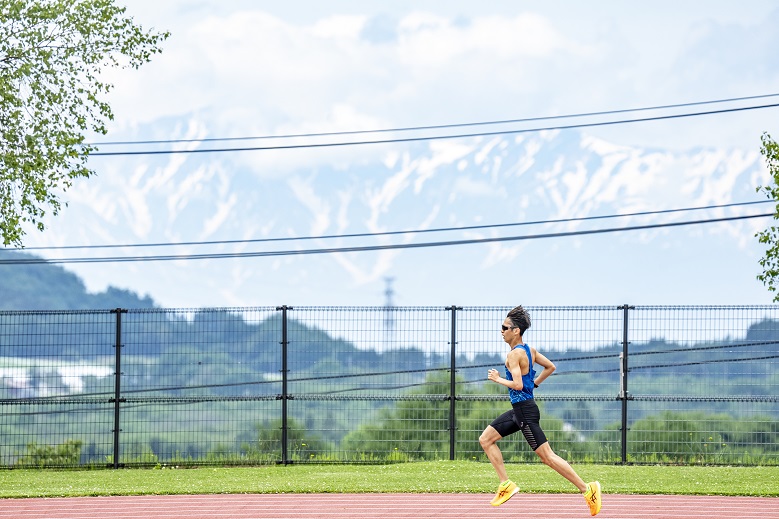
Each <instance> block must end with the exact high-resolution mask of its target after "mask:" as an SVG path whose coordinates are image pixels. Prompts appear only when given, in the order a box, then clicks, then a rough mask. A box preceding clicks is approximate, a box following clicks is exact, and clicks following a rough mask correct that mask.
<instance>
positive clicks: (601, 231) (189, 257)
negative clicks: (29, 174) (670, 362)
mask: <svg viewBox="0 0 779 519" xmlns="http://www.w3.org/2000/svg"><path fill="white" fill-rule="evenodd" d="M769 216H774V213H763V214H752V215H742V216H729V217H723V218H709V219H703V220H687V221H683V222H670V223H658V224H648V225H634V226H629V227H612V228H604V229H589V230H583V231H568V232H557V233H543V234H528V235H520V236H504V237H493V238H476V239H467V240H447V241H438V242H422V243H399V244H391V245H367V246H354V247H329V248H322V249H300V250H278V251H257V252H235V253H212V254H170V255H159V256H113V257H110V256H109V257H102V258H85V257H81V258H53V259H45V258H16V259H0V265H28V264H41V263H44V264H64V263H123V262H140V261H172V260H199V259H227V258H259V257H275V256H300V255H309V254H333V253H338V252H341V253H343V252H367V251H380V250H393V249H421V248H429V247H446V246H454V245H473V244H481V243H501V242H511V241H522V240H535V239H541V238H562V237H569V236H583V235H590V234H605V233H612V232H624V231H640V230H648V229H659V228H664V227H680V226H687V225H698V224H704V223H717V222H728V221H735V220H746V219H750V218H765V217H769Z"/></svg>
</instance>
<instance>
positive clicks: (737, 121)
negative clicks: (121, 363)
mask: <svg viewBox="0 0 779 519" xmlns="http://www.w3.org/2000/svg"><path fill="white" fill-rule="evenodd" d="M128 12H129V13H130V14H131V15H133V16H134V18H135V19H136V21H137V22H138V23H140V24H142V25H144V26H145V27H154V28H157V29H165V30H170V31H171V33H172V36H171V38H170V39H169V40H168V41H167V42H166V43H165V44H164V52H163V54H161V55H160V56H157V57H155V59H154V61H153V62H152V63H150V64H148V65H146V66H144V67H142V68H141V69H140V70H119V71H111V72H110V73H109V74H107V78H108V79H109V80H110V81H112V82H113V83H114V84H115V89H114V91H113V93H112V95H111V97H110V99H109V100H110V102H111V104H112V106H113V108H114V112H115V120H114V122H113V123H112V124H111V125H110V134H109V135H108V136H107V137H106V138H105V139H106V140H145V139H178V138H189V139H192V138H213V137H239V136H250V135H279V134H293V133H308V132H332V131H350V130H363V129H376V128H399V127H409V126H418V125H438V124H452V123H462V122H474V121H493V120H504V119H513V118H522V117H539V116H552V115H561V114H575V113H583V112H594V111H602V110H617V109H626V108H638V107H649V106H657V105H666V104H673V103H688V102H696V101H706V100H714V99H725V98H733V97H742V96H752V95H761V94H774V93H779V56H777V54H776V53H775V49H776V48H777V46H778V45H779V33H777V31H776V30H775V28H776V27H777V25H779V7H776V6H775V3H774V2H770V1H749V0H747V1H743V2H739V3H734V2H726V1H720V2H716V1H715V2H712V1H706V2H703V1H688V2H670V1H668V2H665V1H661V2H652V3H636V2H620V1H601V2H588V3H583V2H574V1H552V2H513V1H512V2H506V1H497V2H488V3H484V2H481V3H476V2H465V1H448V2H431V1H427V2H426V1H416V2H410V1H409V2H407V1H393V2H372V1H360V2H356V1H351V2H348V1H340V2H339V1H332V2H315V1H297V2H263V1H227V2H220V1H216V0H213V1H207V0H203V1H197V2H193V1H184V0H181V1H177V0H166V1H164V2H158V1H155V2H152V1H146V0H134V1H133V2H132V3H131V5H130V6H129V9H128ZM775 100H776V99H773V100H769V101H770V102H775ZM765 131H768V132H769V133H772V134H773V135H775V136H776V135H779V128H777V109H766V110H759V111H749V112H740V113H734V114H727V115H717V116H703V117H697V118H690V119H675V120H673V121H662V122H651V123H637V124H630V125H619V126H611V127H602V128H587V129H583V130H576V131H573V130H570V131H564V132H559V133H558V134H554V135H551V136H550V135H544V136H527V138H526V140H525V141H524V142H520V143H518V142H517V140H513V141H511V140H506V141H504V142H501V143H499V144H496V143H490V142H487V141H479V140H478V139H477V140H473V139H472V140H462V141H450V142H448V143H441V142H429V143H424V144H420V143H416V144H394V145H389V144H388V145H381V146H378V145H376V146H345V147H338V148H329V149H321V150H284V151H268V152H243V153H233V154H203V155H200V156H169V157H162V158H160V157H143V156H142V157H103V158H98V157H96V158H94V159H93V160H92V166H93V167H94V168H95V169H96V171H97V172H98V175H97V176H96V177H94V178H92V179H89V180H86V181H83V182H79V183H77V184H76V185H75V186H74V188H73V189H72V190H71V191H70V192H68V193H66V194H65V195H64V197H63V199H64V200H66V201H68V202H69V206H68V207H67V208H65V209H64V210H63V211H62V213H61V214H60V215H59V216H58V217H57V218H56V219H52V220H51V221H50V222H49V229H48V231H46V232H45V233H42V234H41V233H37V232H36V231H30V233H29V236H28V239H27V241H26V245H27V246H29V247H47V246H62V245H97V244H128V243H153V242H171V241H202V240H235V239H251V238H274V237H275V238H278V237H290V236H316V235H323V234H340V233H363V232H381V231H393V230H402V229H414V228H438V227H446V226H463V225H479V224H490V223H492V224H497V223H507V222H514V221H523V220H540V219H554V218H561V217H587V216H595V215H602V214H613V213H615V212H620V213H625V212H630V211H631V210H644V211H646V210H660V209H670V208H677V207H694V206H698V205H705V204H715V203H731V202H741V201H748V200H759V199H760V198H761V196H760V195H757V194H756V193H755V187H756V186H757V185H758V184H760V183H761V182H765V181H766V180H767V177H766V175H765V171H764V168H762V167H761V166H760V164H759V156H758V151H759V145H760V135H761V134H762V133H763V132H765ZM534 139H535V140H534ZM557 142H567V143H568V144H567V146H568V147H565V148H562V147H561V148H560V149H561V150H562V151H563V152H565V153H571V150H572V149H576V147H577V146H578V147H579V148H587V151H593V150H596V151H597V150H600V151H598V153H607V154H609V156H612V157H613V156H615V155H619V154H622V156H633V155H635V156H640V157H642V158H641V159H640V160H637V161H636V164H638V165H637V166H636V169H635V171H628V170H629V166H625V167H623V168H622V169H621V170H620V171H619V172H617V171H615V170H609V171H607V172H606V173H603V174H604V175H606V176H607V177H608V178H606V179H601V180H600V181H598V182H600V183H598V182H596V179H597V175H598V170H597V168H593V169H592V170H586V169H587V168H586V165H585V166H583V165H582V164H583V163H578V162H576V161H575V160H574V159H573V158H570V157H559V160H557V158H556V157H554V156H551V155H549V156H547V157H545V159H544V161H540V160H539V161H537V162H536V163H535V165H534V166H529V173H527V174H525V176H523V177H520V176H519V174H517V173H516V169H517V167H519V166H518V165H517V163H508V162H506V161H505V160H506V159H504V162H503V163H501V164H499V167H498V166H496V165H493V166H494V167H493V168H492V173H491V175H492V176H490V175H489V174H486V173H484V172H482V173H483V174H482V176H478V175H474V174H468V173H469V172H470V169H469V168H470V166H468V164H470V165H471V166H475V165H476V164H477V163H478V160H479V157H480V156H481V155H480V152H483V153H484V154H487V155H489V156H490V157H493V158H494V157H495V154H494V150H495V149H498V148H499V147H500V146H501V145H504V146H507V145H511V146H514V145H517V146H522V147H523V148H522V149H523V150H524V153H527V150H528V149H532V148H533V146H542V147H543V149H544V150H546V153H551V152H550V151H549V150H552V149H554V143H557ZM538 143H541V144H538ZM579 143H589V144H579ZM189 146H195V145H194V144H190V145H189ZM490 146H492V148H490ZM496 146H497V148H496ZM572 147H573V148H572ZM466 148H467V149H466ZM104 149H107V148H105V147H104ZM602 150H606V151H602ZM490 153H492V155H490ZM507 153H508V152H507ZM519 155H521V154H519ZM512 156H513V155H512ZM653 157H655V158H653ZM404 161H405V162H404ZM542 162H543V163H544V164H546V165H545V166H543V168H546V169H543V168H542V166H541V164H542ZM712 163H713V164H712ZM495 164H498V163H497V162H496V163H495ZM404 168H405V171H406V173H407V174H404ZM577 168H578V169H577ZM604 168H605V166H602V167H601V170H603V169H604ZM696 168H698V169H699V170H700V171H701V172H702V173H700V174H699V175H698V176H695V175H694V174H692V173H690V172H691V171H694V170H696ZM444 170H445V171H446V175H447V180H446V181H444V180H442V178H441V177H442V176H443V175H444V173H442V172H443V171H444ZM580 170H581V171H580ZM647 172H648V173H647ZM708 172H717V175H716V177H712V176H708ZM436 175H437V177H436ZM583 177H587V180H586V181H585V180H583ZM680 178H682V179H683V181H681V180H679V179H680ZM428 179H432V180H428ZM577 182H582V183H583V184H582V186H583V187H581V186H578V184H577ZM560 185H564V186H565V189H561V188H559V186H560ZM598 186H600V187H598ZM615 186H617V187H615ZM612 188H613V189H619V193H620V195H619V196H616V197H614V198H613V199H611V200H605V195H604V193H605V192H606V191H607V190H608V189H612ZM443 191H446V192H443ZM574 192H575V193H576V196H575V198H573V197H572V195H571V193H574ZM692 194H694V195H695V196H692ZM558 195H560V196H562V195H565V196H567V197H568V198H567V199H561V200H558V199H557V197H558ZM565 196H563V198H565ZM288 200H291V201H292V202H288ZM566 200H567V201H566ZM259 205H262V206H263V207H267V208H269V209H268V211H266V212H263V211H261V210H260V209H259V208H258V207H257V206H259ZM767 207H768V206H762V208H763V209H765V208H767ZM253 208H256V209H257V211H256V213H255V212H254V209H253ZM270 208H273V211H272V212H270ZM727 214H731V213H727ZM727 214H726V213H723V212H720V213H717V214H716V215H715V214H714V213H710V214H709V216H723V215H725V216H726V215H727ZM769 221H770V220H768V219H762V220H750V221H747V222H743V223H738V224H736V223H730V224H722V225H707V226H698V227H695V228H683V229H681V228H680V229H670V230H661V231H656V232H642V233H618V234H605V235H599V236H583V237H577V238H559V239H548V240H536V241H532V242H526V243H522V244H507V245H469V246H463V247H451V248H433V249H417V250H413V251H402V252H401V251H390V252H382V253H379V252H365V253H354V254H336V255H329V256H322V255H320V256H305V257H281V258H255V259H231V260H218V261H217V260H209V261H207V262H206V261H193V262H149V263H137V264H126V263H123V264H109V263H96V264H88V265H68V266H67V267H66V268H68V269H69V270H73V271H75V272H76V273H78V274H79V275H80V276H82V277H83V278H84V279H85V281H86V283H87V286H88V288H89V289H90V290H92V291H100V290H104V289H105V287H106V286H107V285H109V284H112V285H114V286H119V287H122V288H129V289H131V290H135V291H137V292H139V293H141V294H148V295H150V296H152V297H153V298H154V299H155V300H156V301H158V302H159V303H160V304H162V305H165V306H176V307H191V306H233V305H268V304H270V305H275V304H297V305H322V304H335V305H349V304H354V305H380V304H382V303H383V302H384V293H383V292H384V288H385V278H387V277H393V278H395V281H394V288H395V290H396V294H395V303H396V304H401V305H428V304H432V305H437V304H444V305H451V304H459V305H466V306H471V305H491V304H495V305H513V304H519V303H524V304H531V305H569V304H575V305H581V304H594V305H600V304H623V303H630V304H705V303H710V304H756V303H768V302H770V300H771V296H770V294H769V293H768V291H767V290H766V289H765V288H764V287H763V286H762V285H761V284H760V283H759V282H758V281H757V280H756V279H755V276H756V275H757V274H758V273H759V266H758V264H757V261H758V260H759V258H760V257H761V255H762V252H763V251H762V246H760V245H759V244H758V243H757V241H756V239H754V238H753V237H752V236H753V235H754V233H755V232H756V231H757V230H759V229H760V228H762V227H763V226H765V225H767V224H768V223H769ZM623 223H624V222H623ZM635 223H641V222H635ZM555 229H557V230H566V229H568V230H570V229H573V227H567V228H561V227H557V228H555ZM548 230H549V229H547V231H548ZM516 232H520V231H515V233H516ZM521 232H524V231H521ZM536 232H543V231H539V230H538V229H536ZM490 233H492V234H490ZM496 233H497V231H494V230H493V231H484V232H483V233H470V234H469V233H461V234H460V235H459V237H469V236H470V237H476V236H481V237H484V236H494V235H497V234H496ZM448 238H451V236H449V237H448ZM403 239H405V240H409V241H421V240H422V239H423V238H420V237H412V236H404V237H403ZM378 242H379V243H386V240H385V241H382V240H378ZM362 243H374V242H373V241H370V242H368V241H365V242H362ZM250 248H251V247H250V246H248V245H243V246H234V247H226V246H223V247H221V248H220V249H219V250H225V251H228V250H229V251H238V250H249V249H250ZM177 251H184V248H178V249H177ZM186 251H187V252H189V251H193V252H194V250H193V249H192V248H189V249H186ZM145 252H149V251H148V250H147V251H145ZM197 252H202V250H198V251H197ZM38 253H40V254H42V255H44V256H47V257H62V256H73V255H75V254H74V253H68V254H64V253H63V252H62V251H39V252H38ZM123 253H130V251H129V250H127V251H123ZM101 254H103V255H105V251H89V252H84V255H95V256H97V255H101Z"/></svg>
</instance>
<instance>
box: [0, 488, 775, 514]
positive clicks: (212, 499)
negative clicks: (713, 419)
mask: <svg viewBox="0 0 779 519" xmlns="http://www.w3.org/2000/svg"><path fill="white" fill-rule="evenodd" d="M491 498H492V496H491V495H486V494H240V495H194V496H122V497H72V498H35V499H0V518H3V519H4V518H9V519H10V518H20V517H24V518H40V519H109V518H110V519H114V518H116V519H125V518H143V519H163V518H164V519H184V518H186V519H200V518H202V519H206V518H208V519H221V518H235V519H248V518H263V519H298V518H299V519H313V518H327V519H333V518H344V519H356V518H360V519H396V518H413V519H425V518H441V519H481V518H490V519H494V518H502V517H506V518H512V519H522V518H527V519H544V518H550V519H551V518H554V519H565V518H578V517H582V518H587V517H590V514H589V511H588V509H587V505H586V504H585V503H584V500H583V499H582V497H581V496H579V495H575V494H517V495H515V496H514V497H513V498H512V499H511V500H510V501H508V502H507V503H505V504H503V505H502V506H500V507H497V508H496V507H492V506H490V505H489V501H490V499H491ZM598 518H599V519H601V518H602V519H607V518H620V519H630V518H636V519H638V518H641V519H659V518H663V519H676V518H678V519H694V518H705V519H726V518H727V519H751V518H755V519H757V518H760V519H779V498H760V497H722V496H692V497H691V496H626V495H609V494H604V496H603V509H602V510H601V513H600V514H599V515H598Z"/></svg>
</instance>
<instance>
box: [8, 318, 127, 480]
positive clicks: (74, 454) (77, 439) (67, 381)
mask: <svg viewBox="0 0 779 519" xmlns="http://www.w3.org/2000/svg"><path fill="white" fill-rule="evenodd" d="M115 323H116V319H115V315H114V314H112V313H111V312H110V311H95V312H67V313H63V312H2V313H0V351H2V355H0V380H2V383H1V384H0V436H1V437H2V442H1V443H0V463H2V465H3V466H6V467H36V466H47V467H64V466H73V465H84V464H104V463H106V462H107V460H108V459H109V458H110V456H111V454H112V442H111V438H112V435H111V433H112V429H113V410H114V405H113V403H111V402H110V398H111V396H112V395H113V391H114V376H113V375H114V372H115V371H114V359H115V341H116V324H115Z"/></svg>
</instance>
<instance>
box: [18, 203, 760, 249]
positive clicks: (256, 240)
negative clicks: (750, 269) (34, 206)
mask: <svg viewBox="0 0 779 519" xmlns="http://www.w3.org/2000/svg"><path fill="white" fill-rule="evenodd" d="M767 203H774V201H773V200H758V201H753V202H733V203H730V204H718V205H706V206H699V207H685V208H679V209H661V210H657V211H640V212H635V213H624V214H610V215H601V216H584V217H578V218H559V219H555V220H536V221H530V222H513V223H499V224H484V225H469V226H463V227H440V228H436V229H411V230H405V231H386V232H374V233H353V234H326V235H322V236H300V237H286V238H254V239H249V240H215V241H189V242H168V243H135V244H124V245H62V246H51V247H24V248H15V249H13V250H17V251H32V250H66V249H68V250H72V249H118V248H138V247H175V246H185V245H186V246H191V245H231V244H247V243H270V242H283V241H307V240H326V239H336V238H375V237H379V236H395V235H399V234H423V233H435V232H452V231H473V230H483V229H499V228H505V227H520V226H526V225H546V224H555V223H570V222H585V221H590V220H605V219H613V218H623V217H624V218H627V217H634V216H651V215H659V214H670V213H679V212H687V211H701V210H707V209H722V208H726V207H738V206H744V205H754V204H767Z"/></svg>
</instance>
